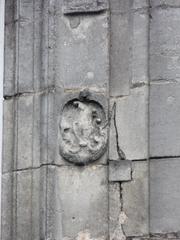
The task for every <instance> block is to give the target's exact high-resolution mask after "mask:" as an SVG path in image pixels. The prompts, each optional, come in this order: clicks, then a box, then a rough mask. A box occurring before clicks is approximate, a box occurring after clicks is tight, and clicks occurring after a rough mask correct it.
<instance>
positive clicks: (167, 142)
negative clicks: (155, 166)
mask: <svg viewBox="0 0 180 240" xmlns="http://www.w3.org/2000/svg"><path fill="white" fill-rule="evenodd" d="M179 91H180V85H179V84H178V83H173V84H152V85H151V88H150V155H151V156H178V155H179V154H180V149H179V146H178V144H177V143H178V142H179V139H180V127H179V122H180V115H179V114H178V112H179V108H180V101H179ZM157 103H158V104H157Z"/></svg>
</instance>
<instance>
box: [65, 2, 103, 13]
mask: <svg viewBox="0 0 180 240" xmlns="http://www.w3.org/2000/svg"><path fill="white" fill-rule="evenodd" d="M107 8H108V2H107V0H96V1H95V0H64V8H63V12H64V14H71V13H88V12H100V11H103V10H106V9H107Z"/></svg>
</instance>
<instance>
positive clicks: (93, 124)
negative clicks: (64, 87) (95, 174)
mask: <svg viewBox="0 0 180 240" xmlns="http://www.w3.org/2000/svg"><path fill="white" fill-rule="evenodd" d="M80 95H81V94H80ZM86 97H87V93H86V96H84V99H80V100H77V99H74V100H71V101H69V102H67V103H66V104H65V106H64V108H63V111H62V117H61V120H60V123H59V125H60V126H59V128H60V134H59V136H60V138H59V148H60V154H61V155H62V156H63V157H64V158H65V159H66V160H67V161H69V162H71V163H75V164H81V165H85V164H88V163H90V162H92V161H95V160H97V159H99V158H100V157H101V156H102V155H103V154H104V152H105V151H106V148H107V137H108V136H107V135H108V132H107V118H106V114H105V112H104V109H103V108H102V106H101V105H100V104H99V103H98V102H95V101H89V100H87V99H86Z"/></svg>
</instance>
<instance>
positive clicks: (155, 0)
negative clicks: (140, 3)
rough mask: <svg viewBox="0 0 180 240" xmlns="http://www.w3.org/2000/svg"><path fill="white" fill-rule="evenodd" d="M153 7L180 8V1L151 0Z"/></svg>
mask: <svg viewBox="0 0 180 240" xmlns="http://www.w3.org/2000/svg"><path fill="white" fill-rule="evenodd" d="M150 4H151V6H152V7H157V6H162V7H163V6H164V7H166V6H167V7H179V6H180V0H150Z"/></svg>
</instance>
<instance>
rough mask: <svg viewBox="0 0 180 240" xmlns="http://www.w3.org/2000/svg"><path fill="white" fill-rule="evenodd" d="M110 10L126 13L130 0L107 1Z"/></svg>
mask: <svg viewBox="0 0 180 240" xmlns="http://www.w3.org/2000/svg"><path fill="white" fill-rule="evenodd" d="M109 4H110V10H111V11H112V13H113V12H114V11H117V13H118V14H119V13H127V12H128V11H129V7H130V0H120V1H118V0H111V1H109Z"/></svg>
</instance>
